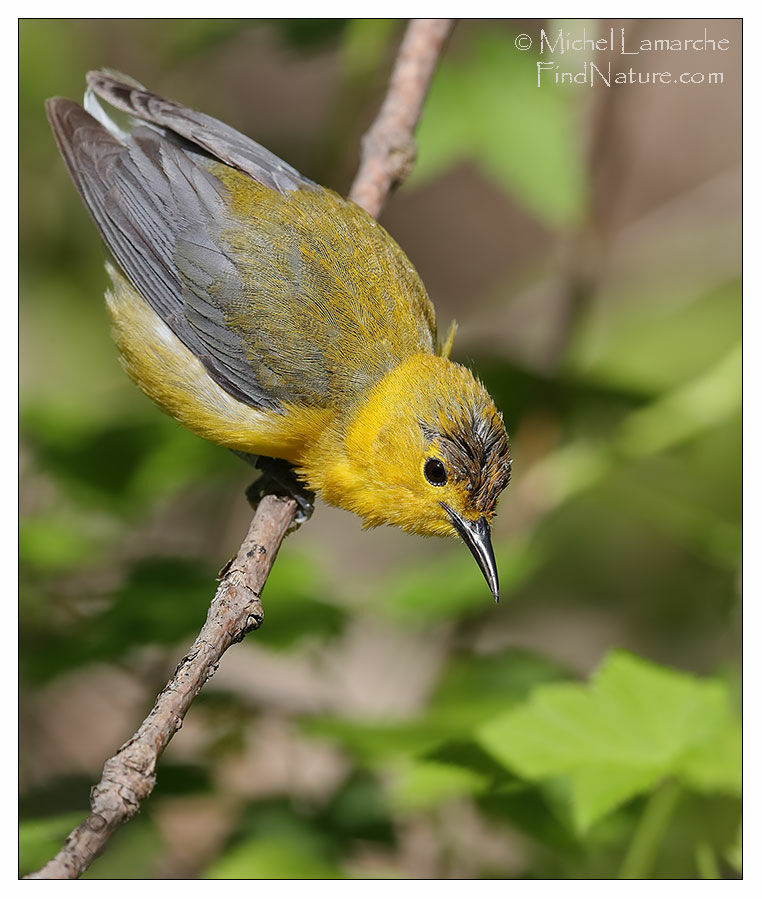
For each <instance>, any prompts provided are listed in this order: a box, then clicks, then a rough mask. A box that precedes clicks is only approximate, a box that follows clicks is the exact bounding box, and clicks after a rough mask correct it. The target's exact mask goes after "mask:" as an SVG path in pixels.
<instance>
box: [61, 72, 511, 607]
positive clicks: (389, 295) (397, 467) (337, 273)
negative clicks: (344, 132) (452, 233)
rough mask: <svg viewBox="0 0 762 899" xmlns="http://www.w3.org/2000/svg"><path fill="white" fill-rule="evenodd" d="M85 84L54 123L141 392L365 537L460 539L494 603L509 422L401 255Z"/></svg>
mask: <svg viewBox="0 0 762 899" xmlns="http://www.w3.org/2000/svg"><path fill="white" fill-rule="evenodd" d="M86 82H87V88H86V92H85V97H84V101H83V105H80V104H78V103H76V102H74V101H72V100H68V99H65V98H62V97H54V98H51V99H49V100H47V101H46V112H47V117H48V121H49V123H50V126H51V128H52V131H53V135H54V137H55V140H56V142H57V145H58V148H59V150H60V153H61V155H62V157H63V160H64V162H65V164H66V167H67V169H68V171H69V174H70V176H71V178H72V180H73V182H74V185H75V187H76V188H77V190H78V192H79V194H80V196H81V198H82V200H83V201H84V204H85V206H86V207H87V209H88V211H89V213H90V216H91V217H92V219H93V221H94V222H95V225H96V226H97V228H98V230H99V232H100V235H101V237H102V239H103V241H104V242H105V245H106V247H107V249H108V251H109V252H110V254H111V257H112V258H113V262H107V264H106V267H107V271H108V273H109V276H110V279H111V285H110V287H109V288H108V289H107V291H106V301H107V305H108V309H109V312H110V314H111V318H112V333H113V337H114V339H115V342H116V345H117V348H118V350H119V354H120V359H121V362H122V365H123V367H124V368H125V369H126V371H127V373H128V375H129V376H130V377H131V378H132V379H133V381H135V382H136V383H137V385H138V386H139V387H140V388H141V389H142V390H143V391H144V392H145V393H146V394H147V395H148V396H149V397H150V398H151V399H152V400H153V401H154V402H156V403H157V404H158V405H159V406H160V407H161V408H162V409H163V410H164V411H165V412H167V413H169V414H170V415H172V416H173V417H174V418H175V419H177V420H178V421H180V422H181V423H182V424H183V425H185V426H186V427H187V428H188V429H190V430H191V431H192V432H194V433H195V434H198V435H200V436H201V437H204V438H206V439H208V440H211V441H213V442H214V443H217V444H220V445H221V446H224V447H228V448H230V449H232V450H233V451H235V452H237V453H239V454H241V455H243V456H244V457H246V458H251V457H259V458H260V459H261V460H268V459H271V460H281V461H280V462H279V463H278V464H282V465H284V466H288V467H289V469H290V470H291V471H292V472H293V475H294V477H295V478H296V482H297V483H298V485H300V486H302V487H304V488H305V491H311V492H312V493H313V494H314V493H316V494H317V495H319V496H320V497H321V498H322V499H323V500H324V501H325V502H327V503H328V504H330V505H334V506H339V507H341V508H343V509H347V510H349V511H350V512H353V513H355V514H356V515H358V516H359V517H360V518H361V520H362V523H363V526H364V527H376V526H378V525H396V526H398V527H400V528H402V529H403V530H404V531H407V532H410V533H415V534H421V535H427V536H457V537H460V538H461V539H462V540H463V541H464V542H465V544H466V545H467V547H468V548H469V550H470V551H471V553H472V554H473V556H474V558H475V559H476V561H477V563H478V565H479V567H480V569H481V571H482V573H483V575H484V577H485V579H486V581H487V584H488V586H489V588H490V590H491V592H492V594H493V596H494V598H495V600H496V601H497V600H498V599H499V581H498V572H497V566H496V562H495V555H494V551H493V547H492V541H491V528H490V524H491V521H492V519H493V518H494V515H495V509H496V505H497V500H498V497H499V496H500V494H501V493H502V491H503V490H504V489H505V487H506V486H507V485H508V483H509V480H510V476H511V464H512V463H511V455H510V446H509V440H508V435H507V432H506V428H505V425H504V422H503V417H502V415H501V413H500V412H499V411H498V410H497V408H496V406H495V403H494V401H493V400H492V398H491V397H490V395H489V393H488V392H487V390H486V388H485V387H484V386H483V384H482V383H481V382H480V381H479V380H478V379H477V378H476V377H475V376H474V374H473V373H472V372H471V371H470V370H469V369H468V368H467V367H465V366H463V365H460V364H458V363H456V362H454V361H452V360H451V359H450V353H451V349H452V344H453V339H454V334H455V326H454V323H453V326H452V327H451V328H450V330H449V332H448V333H447V335H445V337H444V339H441V338H440V337H439V336H438V332H437V325H436V316H435V312H434V307H433V305H432V302H431V300H430V299H429V296H428V294H427V292H426V289H425V287H424V286H423V283H422V281H421V279H420V277H419V276H418V274H417V272H416V270H415V269H414V267H413V265H412V264H411V263H410V261H409V260H408V258H407V257H406V255H405V254H404V252H403V251H402V250H401V249H400V247H399V246H398V245H397V243H396V242H395V241H394V239H393V238H392V237H391V236H390V235H389V234H388V233H387V232H386V230H385V229H384V228H383V227H382V226H381V225H380V224H379V223H378V222H377V221H376V220H375V219H374V218H373V217H372V216H370V215H369V214H368V213H367V212H366V211H365V210H363V209H362V208H361V207H359V206H357V205H355V204H354V203H353V202H351V201H350V200H347V199H344V198H342V197H341V196H340V195H339V194H337V193H335V192H334V191H332V190H330V189H328V188H325V187H321V186H320V185H318V184H316V183H315V182H313V181H311V180H310V179H309V178H307V177H305V176H303V175H301V174H300V173H299V172H297V171H296V169H294V168H293V167H292V166H290V165H288V164H287V163H286V162H284V161H282V160H281V159H279V158H278V157H277V156H275V155H274V154H273V153H271V152H270V151H268V150H267V149H265V148H264V147H262V146H261V145H259V144H258V143H256V142H255V141H253V140H251V139H250V138H248V137H246V136H245V135H243V134H241V133H240V132H238V131H236V130H235V129H234V128H232V127H230V126H229V125H226V124H224V123H223V122H221V121H218V120H217V119H214V118H212V117H211V116H208V115H206V114H204V113H200V112H196V111H194V110H192V109H189V108H187V107H185V106H183V105H182V104H180V103H178V102H176V101H173V100H170V99H166V98H163V97H161V96H159V95H157V94H154V93H152V92H150V91H149V90H147V89H146V88H145V87H144V86H143V85H142V84H140V83H139V82H138V81H136V80H135V79H133V78H131V77H129V76H126V75H121V74H120V73H117V72H113V71H110V70H100V71H94V72H89V73H88V74H87V76H86ZM104 104H107V105H108V107H109V108H107V107H106V105H104ZM260 467H261V466H260Z"/></svg>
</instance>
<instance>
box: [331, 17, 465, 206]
mask: <svg viewBox="0 0 762 899" xmlns="http://www.w3.org/2000/svg"><path fill="white" fill-rule="evenodd" d="M452 26H453V19H412V20H411V22H410V24H409V25H408V27H407V31H406V32H405V37H404V38H403V40H402V45H401V46H400V50H399V53H398V55H397V61H396V62H395V64H394V69H393V70H392V76H391V78H390V80H389V87H388V89H387V93H386V99H385V100H384V102H383V104H382V106H381V110H380V111H379V113H378V115H377V116H376V119H375V121H374V122H373V124H372V125H371V126H370V128H369V129H368V131H367V132H366V133H365V136H364V137H363V140H362V156H361V160H360V168H359V170H358V172H357V175H356V176H355V180H354V184H353V185H352V189H351V190H350V192H349V199H350V200H354V201H355V203H357V204H358V206H362V207H363V209H366V210H367V211H368V212H369V213H370V214H371V215H372V216H373V217H374V218H378V214H379V212H381V208H382V206H383V205H384V202H385V201H386V198H387V197H388V196H389V193H390V192H391V191H392V190H393V189H394V188H395V187H397V186H398V185H400V184H401V183H402V182H403V181H404V180H405V178H407V176H408V175H409V174H410V172H411V171H412V168H413V165H414V163H415V156H416V145H415V140H414V139H413V133H414V131H415V127H416V125H417V124H418V119H419V118H420V116H421V110H422V109H423V102H424V100H425V99H426V94H427V93H428V90H429V84H430V83H431V78H432V76H433V74H434V69H435V68H436V64H437V60H438V59H439V54H440V53H441V52H442V47H443V45H444V42H445V40H446V39H447V36H448V35H449V33H450V31H451V30H452Z"/></svg>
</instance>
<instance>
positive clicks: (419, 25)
mask: <svg viewBox="0 0 762 899" xmlns="http://www.w3.org/2000/svg"><path fill="white" fill-rule="evenodd" d="M451 27H452V20H450V19H413V20H412V21H411V22H410V24H409V25H408V29H407V32H406V34H405V37H404V39H403V42H402V45H401V47H400V51H399V55H398V57H397V61H396V63H395V65H394V70H393V72H392V76H391V81H390V84H389V89H388V93H387V96H386V99H385V100H384V103H383V105H382V107H381V110H380V112H379V114H378V117H377V118H376V120H375V122H374V123H373V125H372V126H371V128H370V130H369V131H368V132H367V134H366V136H365V138H364V139H363V155H362V162H361V164H360V168H359V170H358V173H357V176H356V177H355V180H354V183H353V185H352V190H351V193H350V196H351V197H352V199H353V200H354V201H355V202H356V203H358V204H359V205H360V206H363V207H364V208H365V209H366V210H367V211H368V212H369V213H370V214H371V215H372V216H374V217H376V216H377V215H378V212H379V211H380V209H381V207H382V205H383V203H384V200H385V199H386V197H387V196H388V194H389V192H390V191H391V190H392V189H393V188H394V187H395V186H397V185H398V184H400V183H401V182H402V181H403V180H404V179H405V177H406V176H407V174H408V173H409V172H410V169H411V168H412V165H413V162H414V160H415V142H414V140H413V131H414V130H415V126H416V124H417V122H418V118H419V117H420V113H421V108H422V105H423V101H424V99H425V97H426V92H427V90H428V86H429V83H430V81H431V76H432V74H433V71H434V67H435V65H436V62H437V58H438V56H439V53H440V52H441V49H442V45H443V43H444V40H445V38H446V37H447V35H448V34H449V31H450V29H451ZM297 509H298V507H297V504H296V502H295V501H294V500H292V499H288V498H284V497H282V496H273V495H268V496H265V497H264V498H263V499H262V500H261V502H260V503H259V506H258V507H257V510H256V513H255V514H254V518H253V519H252V522H251V525H250V527H249V531H248V533H247V535H246V538H245V539H244V541H243V543H242V544H241V547H240V549H239V550H238V554H237V555H236V557H235V559H233V560H232V562H230V564H229V565H228V566H227V567H226V569H224V570H223V572H222V573H221V581H220V585H219V587H218V588H217V592H216V594H215V596H214V599H213V600H212V603H211V606H210V608H209V613H208V615H207V619H206V622H205V624H204V626H203V628H202V629H201V632H200V633H199V635H198V637H197V638H196V640H195V641H194V643H193V645H192V646H191V648H190V650H189V651H188V653H187V654H186V655H185V656H184V658H183V659H182V661H181V662H180V664H179V665H178V666H177V669H176V670H175V673H174V674H173V675H172V677H171V678H170V680H169V682H168V683H167V685H166V687H165V688H164V689H163V690H162V692H161V693H160V694H159V696H158V698H157V700H156V703H155V705H154V707H153V709H152V710H151V712H150V713H149V715H148V717H147V718H146V719H145V720H144V721H143V723H142V724H141V725H140V727H139V728H138V730H137V731H136V732H135V733H134V734H133V735H132V736H131V737H130V739H129V740H128V741H127V742H126V743H125V744H124V745H123V746H121V747H120V748H119V749H118V750H117V752H116V753H115V754H114V755H113V756H111V758H110V759H108V760H107V761H106V763H105V765H104V766H103V774H102V776H101V779H100V781H99V783H98V784H96V786H94V787H93V789H92V790H91V793H90V809H91V811H90V814H89V815H88V817H87V818H86V819H85V820H84V821H83V822H82V823H81V824H80V825H78V826H77V827H75V828H74V830H73V831H72V832H71V833H70V834H69V836H68V837H67V838H66V842H65V843H64V845H63V847H62V849H61V850H60V851H59V852H58V853H57V855H55V856H54V858H52V859H51V860H50V861H49V862H48V863H47V864H46V865H45V866H44V867H42V868H41V869H40V870H39V871H36V872H34V873H32V874H28V875H27V878H26V879H29V880H73V879H74V878H77V877H79V876H80V874H82V873H83V872H84V871H86V870H87V868H88V867H89V866H90V864H91V862H92V861H93V859H95V858H96V856H98V855H99V854H100V853H101V852H102V851H103V849H104V848H105V846H106V844H107V843H108V841H109V839H110V837H111V835H112V834H113V833H114V831H115V830H116V829H117V827H119V825H120V824H122V823H124V822H125V821H129V820H130V818H132V817H134V816H135V815H136V814H137V813H138V811H139V810H140V804H141V803H142V802H143V800H144V799H147V798H148V796H150V794H151V792H152V791H153V788H154V786H155V784H156V765H157V763H158V760H159V757H160V756H161V754H162V752H163V751H164V750H165V749H166V747H167V744H168V743H169V741H170V740H171V739H172V737H173V736H174V735H175V733H177V731H178V730H179V729H180V728H181V727H182V724H183V720H184V718H185V714H186V712H187V711H188V709H189V708H190V706H191V703H192V702H193V700H194V699H195V698H196V696H197V695H198V693H199V691H200V690H201V688H202V687H203V686H204V684H205V683H206V681H207V680H209V678H211V677H212V675H213V674H214V672H215V671H216V670H217V666H218V664H219V661H220V659H221V658H222V655H223V654H224V653H225V651H226V650H227V649H228V648H229V647H230V646H231V645H232V644H233V643H238V642H240V641H241V640H242V639H243V638H244V636H245V635H246V634H247V633H249V631H252V630H256V629H257V628H258V627H259V626H260V625H261V623H262V619H263V617H264V612H263V610H262V603H261V601H260V594H261V592H262V588H263V587H264V585H265V582H266V581H267V577H268V575H269V573H270V569H271V568H272V566H273V563H274V562H275V557H276V555H277V553H278V550H279V549H280V545H281V543H282V542H283V539H284V537H285V536H286V534H287V533H288V531H289V528H291V527H292V526H293V524H294V518H295V516H296V513H297Z"/></svg>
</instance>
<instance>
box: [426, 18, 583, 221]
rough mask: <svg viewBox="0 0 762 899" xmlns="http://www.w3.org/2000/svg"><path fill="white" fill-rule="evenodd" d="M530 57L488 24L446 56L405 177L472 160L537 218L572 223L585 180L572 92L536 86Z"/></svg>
mask: <svg viewBox="0 0 762 899" xmlns="http://www.w3.org/2000/svg"><path fill="white" fill-rule="evenodd" d="M536 62H537V58H536V57H535V56H534V55H533V54H527V53H521V52H519V51H518V50H517V49H516V48H515V46H514V43H513V36H512V35H511V34H509V33H505V32H503V33H500V32H497V31H495V29H491V30H490V31H483V32H481V33H480V34H478V35H477V36H476V38H475V39H474V40H473V43H472V45H471V46H470V47H469V52H468V54H467V56H466V58H465V59H463V60H447V59H446V60H445V61H444V63H443V64H442V66H441V67H440V70H439V72H438V73H437V75H436V76H435V79H434V83H433V85H432V89H431V94H430V97H429V99H428V102H427V104H426V108H425V110H424V113H423V117H422V119H421V126H420V129H419V133H418V144H419V147H420V154H419V161H418V164H417V166H416V169H415V170H414V174H413V178H412V179H411V180H412V181H413V182H414V183H415V182H422V181H424V180H427V179H430V178H432V177H435V176H436V175H439V174H441V173H442V172H443V171H445V170H446V169H447V168H449V167H450V166H452V165H455V164H457V163H459V162H463V161H466V160H472V161H474V162H476V164H477V165H478V166H479V168H480V169H481V171H482V172H483V173H484V174H485V175H486V176H487V177H488V178H490V179H491V180H493V181H494V182H496V183H497V184H498V185H499V186H500V187H502V188H504V189H505V190H506V191H508V192H509V193H510V194H511V195H512V196H513V197H514V198H515V199H516V200H517V201H518V202H520V203H521V204H522V205H523V206H524V207H525V208H526V209H527V210H528V211H529V212H530V213H532V214H533V215H534V216H535V217H537V218H538V219H539V220H540V221H542V222H544V223H546V224H548V225H550V226H552V227H560V228H566V227H572V226H574V225H575V224H576V223H578V222H579V221H580V220H581V218H582V216H583V214H584V210H585V206H586V203H587V185H586V179H585V173H584V166H583V163H582V152H581V146H580V142H579V139H578V135H579V128H578V126H577V116H578V107H577V95H576V94H574V93H573V92H572V91H568V90H567V89H566V88H564V87H559V86H556V85H554V84H547V85H543V87H542V88H538V86H537V70H536Z"/></svg>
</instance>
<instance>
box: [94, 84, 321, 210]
mask: <svg viewBox="0 0 762 899" xmlns="http://www.w3.org/2000/svg"><path fill="white" fill-rule="evenodd" d="M87 84H88V86H89V87H90V89H91V90H93V91H94V92H95V93H96V94H97V95H98V96H99V97H101V98H102V99H104V100H105V101H106V102H107V103H110V104H111V106H113V107H114V108H115V109H119V110H121V111H122V112H126V113H129V114H130V115H132V116H136V117H137V118H139V119H142V120H143V121H146V122H150V123H151V124H153V125H158V126H160V127H161V128H166V129H168V130H169V131H171V132H173V133H174V134H177V135H179V136H180V137H183V138H185V139H186V140H187V141H190V142H191V143H192V144H194V145H195V146H196V147H201V148H202V149H203V150H205V151H206V152H207V153H209V154H210V155H211V156H213V157H215V158H216V159H219V160H220V161H221V162H225V163H227V164H228V165H231V166H233V168H236V169H240V171H242V172H245V173H246V174H247V175H250V176H251V177H252V178H253V179H254V180H255V181H257V182H258V183H259V184H264V185H265V187H271V188H273V190H277V191H279V192H280V193H286V192H288V191H290V190H295V189H296V188H298V187H305V186H307V185H314V182H312V181H310V180H309V179H308V178H305V177H304V176H303V175H300V174H299V172H297V170H296V169H295V168H292V167H291V166H290V165H288V164H287V163H285V162H283V160H282V159H278V157H277V156H276V155H275V154H274V153H271V152H270V151H269V150H266V149H265V148H264V147H262V146H260V144H258V143H256V142H255V141H253V140H251V138H248V137H246V136H245V135H243V134H241V133H240V131H236V130H235V128H231V127H230V125H226V124H225V123H224V122H220V121H219V120H218V119H214V118H212V117H211V116H208V115H205V114H204V113H202V112H196V111H195V110H193V109H188V108H187V107H186V106H182V105H181V104H180V103H176V102H175V101H174V100H168V99H165V98H164V97H159V96H157V95H156V94H152V93H151V92H150V91H147V90H146V89H145V88H144V87H143V86H142V85H141V84H138V82H136V81H132V79H126V78H125V77H124V76H122V77H121V78H120V77H119V76H118V75H116V74H112V73H110V72H88V73H87Z"/></svg>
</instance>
